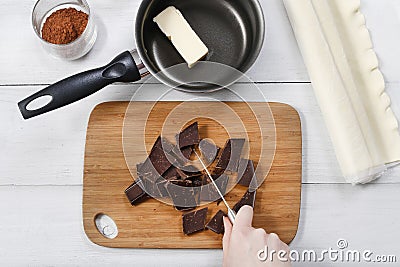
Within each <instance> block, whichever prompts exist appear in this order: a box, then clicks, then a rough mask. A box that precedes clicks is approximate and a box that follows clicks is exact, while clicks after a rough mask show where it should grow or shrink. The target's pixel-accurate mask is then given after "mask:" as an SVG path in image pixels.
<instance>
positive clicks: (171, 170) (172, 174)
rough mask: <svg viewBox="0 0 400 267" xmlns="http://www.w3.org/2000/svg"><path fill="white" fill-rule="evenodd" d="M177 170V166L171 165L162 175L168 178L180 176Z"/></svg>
mask: <svg viewBox="0 0 400 267" xmlns="http://www.w3.org/2000/svg"><path fill="white" fill-rule="evenodd" d="M177 170H178V169H177V168H176V167H175V166H171V167H169V169H168V170H167V171H166V172H164V174H163V175H162V177H164V179H166V180H168V179H171V178H174V177H177V176H178V172H177Z"/></svg>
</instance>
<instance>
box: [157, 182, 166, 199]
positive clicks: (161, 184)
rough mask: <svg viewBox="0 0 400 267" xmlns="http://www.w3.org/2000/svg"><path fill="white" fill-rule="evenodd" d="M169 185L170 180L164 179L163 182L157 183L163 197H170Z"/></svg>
mask: <svg viewBox="0 0 400 267" xmlns="http://www.w3.org/2000/svg"><path fill="white" fill-rule="evenodd" d="M168 183H169V181H168V180H165V179H162V180H161V181H159V182H157V187H158V190H159V191H160V196H161V197H169V193H168V191H167V184H168Z"/></svg>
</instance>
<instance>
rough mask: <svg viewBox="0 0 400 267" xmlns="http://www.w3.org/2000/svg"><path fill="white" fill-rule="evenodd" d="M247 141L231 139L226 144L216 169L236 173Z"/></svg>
mask: <svg viewBox="0 0 400 267" xmlns="http://www.w3.org/2000/svg"><path fill="white" fill-rule="evenodd" d="M244 142H245V139H243V138H237V139H229V140H228V141H226V143H225V147H224V150H223V151H222V154H221V157H220V158H219V160H218V163H217V166H216V168H219V169H223V170H227V171H232V172H236V171H237V168H238V165H239V159H240V155H241V154H242V150H243V146H244Z"/></svg>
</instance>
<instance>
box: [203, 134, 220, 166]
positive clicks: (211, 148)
mask: <svg viewBox="0 0 400 267" xmlns="http://www.w3.org/2000/svg"><path fill="white" fill-rule="evenodd" d="M199 150H200V152H201V154H202V155H203V158H204V160H205V161H206V163H208V164H210V163H212V162H213V161H214V160H215V158H216V157H217V154H218V150H219V147H217V146H216V145H215V144H214V143H213V142H210V141H208V140H207V139H203V140H201V141H200V144H199Z"/></svg>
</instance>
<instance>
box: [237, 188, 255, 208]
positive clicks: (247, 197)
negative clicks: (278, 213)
mask: <svg viewBox="0 0 400 267" xmlns="http://www.w3.org/2000/svg"><path fill="white" fill-rule="evenodd" d="M255 200H256V191H253V192H250V191H249V190H247V191H246V193H245V194H244V195H243V197H242V199H241V200H239V202H238V203H236V204H235V206H233V210H234V211H235V212H238V211H239V210H240V208H241V207H243V206H244V205H249V206H251V207H253V208H254V202H255Z"/></svg>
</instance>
